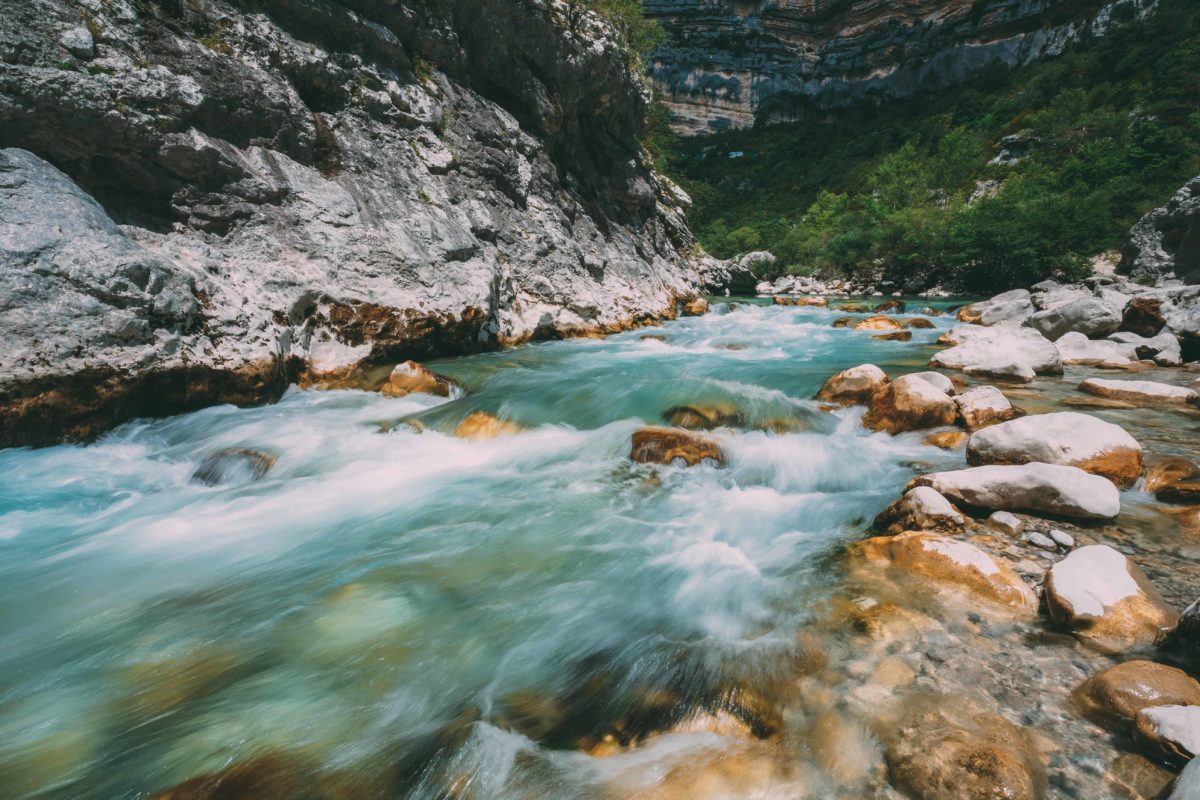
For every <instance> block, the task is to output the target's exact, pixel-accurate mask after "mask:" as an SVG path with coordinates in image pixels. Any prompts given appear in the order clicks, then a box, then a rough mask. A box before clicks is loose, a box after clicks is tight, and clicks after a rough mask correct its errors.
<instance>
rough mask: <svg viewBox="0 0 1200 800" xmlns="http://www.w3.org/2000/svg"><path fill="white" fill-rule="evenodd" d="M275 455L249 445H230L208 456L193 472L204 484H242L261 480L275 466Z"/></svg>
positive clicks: (196, 480) (195, 477) (193, 478)
mask: <svg viewBox="0 0 1200 800" xmlns="http://www.w3.org/2000/svg"><path fill="white" fill-rule="evenodd" d="M275 460H276V459H275V456H273V455H271V454H270V453H264V452H263V451H262V450H253V449H251V448H248V447H230V448H226V449H225V450H219V451H217V452H216V453H213V454H212V455H209V456H206V457H205V458H204V460H203V461H201V462H200V466H198V467H196V471H195V472H193V473H192V481H193V482H194V483H200V484H203V485H204V486H221V485H225V484H242V483H250V482H252V481H256V480H259V479H260V478H262V477H263V476H265V475H266V474H267V473H268V472H269V471H270V470H271V467H273V466H275Z"/></svg>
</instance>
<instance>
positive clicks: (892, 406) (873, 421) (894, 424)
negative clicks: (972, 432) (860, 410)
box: [863, 375, 958, 434]
mask: <svg viewBox="0 0 1200 800" xmlns="http://www.w3.org/2000/svg"><path fill="white" fill-rule="evenodd" d="M957 417H958V407H957V406H956V405H955V403H954V400H953V399H952V398H950V397H949V396H947V395H946V393H945V392H944V391H942V390H941V389H939V388H937V387H936V386H934V385H933V384H931V383H929V382H928V381H926V380H924V379H922V378H919V377H916V376H914V375H904V376H902V377H900V378H897V379H896V380H894V381H892V382H891V383H889V384H887V385H885V386H884V387H883V388H881V389H879V391H877V392H876V393H875V394H874V395H873V396H872V397H871V400H870V408H869V410H868V411H867V413H866V414H865V415H863V424H864V425H865V426H867V427H868V428H871V429H872V430H877V431H887V432H888V433H893V434H894V433H901V432H903V431H915V430H920V429H922V428H940V427H943V426H946V425H953V424H954V421H955V419H957Z"/></svg>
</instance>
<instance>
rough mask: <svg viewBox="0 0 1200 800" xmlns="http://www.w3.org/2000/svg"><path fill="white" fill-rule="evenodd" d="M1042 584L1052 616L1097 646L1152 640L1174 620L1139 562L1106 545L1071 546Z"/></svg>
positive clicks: (1140, 643) (1121, 647) (1113, 646)
mask: <svg viewBox="0 0 1200 800" xmlns="http://www.w3.org/2000/svg"><path fill="white" fill-rule="evenodd" d="M1045 587H1046V609H1047V611H1048V612H1049V614H1050V618H1051V619H1052V620H1054V621H1055V622H1057V623H1058V624H1060V625H1063V626H1064V627H1066V628H1068V629H1070V630H1072V631H1073V632H1074V633H1075V635H1076V636H1078V637H1079V638H1081V639H1083V640H1085V641H1087V642H1089V643H1091V644H1093V645H1095V646H1096V647H1098V648H1099V649H1101V650H1105V651H1111V652H1122V651H1124V650H1128V649H1131V648H1135V647H1145V646H1149V645H1152V644H1155V643H1156V642H1158V641H1159V640H1161V639H1162V638H1163V637H1164V636H1165V635H1166V634H1167V633H1168V632H1169V631H1170V630H1171V629H1172V628H1174V626H1175V623H1176V622H1177V621H1178V615H1177V614H1176V613H1175V612H1174V611H1173V610H1172V609H1170V608H1169V607H1168V606H1167V605H1166V603H1164V602H1163V600H1162V598H1161V597H1160V596H1159V594H1158V592H1157V591H1155V589H1154V587H1153V586H1151V585H1150V582H1149V581H1148V580H1147V579H1146V576H1145V575H1144V574H1143V573H1142V571H1141V570H1140V569H1139V568H1138V566H1137V565H1136V564H1134V563H1133V562H1132V561H1130V560H1129V559H1128V558H1126V557H1125V556H1124V555H1123V554H1122V553H1120V552H1119V551H1117V550H1114V549H1113V548H1111V547H1109V546H1108V545H1089V546H1087V547H1081V548H1079V549H1078V550H1075V551H1073V552H1071V553H1070V554H1069V555H1067V556H1066V557H1065V558H1063V559H1062V560H1061V561H1059V562H1058V563H1056V564H1055V565H1054V566H1052V567H1051V568H1050V570H1049V572H1047V573H1046V580H1045Z"/></svg>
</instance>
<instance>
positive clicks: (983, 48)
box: [643, 0, 1153, 133]
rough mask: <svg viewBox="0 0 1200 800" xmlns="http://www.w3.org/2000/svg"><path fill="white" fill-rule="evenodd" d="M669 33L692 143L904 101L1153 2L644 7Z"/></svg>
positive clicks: (685, 0)
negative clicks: (861, 105)
mask: <svg viewBox="0 0 1200 800" xmlns="http://www.w3.org/2000/svg"><path fill="white" fill-rule="evenodd" d="M643 4H644V6H645V8H646V13H647V15H648V16H650V17H652V18H654V19H657V20H658V21H659V22H660V23H662V25H663V26H664V27H665V28H666V29H667V32H668V33H669V34H670V36H669V39H668V43H667V44H665V45H663V46H662V47H660V48H659V50H658V51H657V52H656V53H655V54H654V62H653V75H654V81H655V83H656V84H657V87H658V89H659V91H660V93H661V94H663V95H664V96H665V97H666V98H667V102H668V105H669V107H670V109H671V111H672V118H673V121H674V124H675V127H676V128H677V129H678V130H680V131H682V132H685V133H701V132H705V131H718V130H725V129H728V128H741V127H747V126H749V125H751V124H753V123H754V122H755V121H756V120H759V121H774V120H785V119H795V118H798V117H801V116H803V115H804V114H806V113H809V112H810V111H811V110H812V109H814V108H818V109H823V108H830V107H836V106H843V105H847V104H850V103H853V102H856V101H860V100H866V99H871V100H875V101H878V100H880V99H884V100H886V99H890V98H898V97H906V96H909V95H911V94H913V93H916V92H923V91H924V92H928V91H934V90H936V89H938V88H941V87H945V86H948V85H952V84H954V83H957V82H959V81H962V80H964V79H966V78H968V77H969V76H971V75H973V74H975V73H976V72H977V71H979V70H981V69H984V68H986V67H988V66H992V65H997V64H1007V65H1017V64H1023V63H1028V62H1030V61H1033V60H1036V59H1038V58H1040V57H1043V56H1048V55H1054V54H1057V53H1059V52H1061V51H1062V48H1063V47H1065V46H1066V45H1067V44H1068V43H1070V42H1072V41H1077V40H1086V39H1090V38H1093V37H1096V36H1100V35H1103V34H1104V33H1105V32H1107V31H1108V30H1109V29H1110V28H1111V27H1112V26H1113V25H1114V24H1116V23H1118V22H1120V21H1122V20H1125V19H1130V18H1132V17H1136V16H1140V15H1142V14H1144V13H1145V12H1146V10H1147V9H1149V8H1150V7H1151V6H1152V5H1153V3H1152V2H1150V1H1149V0H1116V1H1115V2H1113V1H1112V0H1084V2H1074V3H1072V2H1066V0H1033V2H1025V3H1020V4H1012V3H1004V2H998V1H997V0H987V1H986V2H982V3H975V2H969V1H968V0H916V2H910V3H903V4H895V3H887V4H880V3H876V2H871V0H850V1H849V2H835V0H815V2H805V3H795V2H787V1H786V0H756V1H755V2H746V3H710V2H700V0H643Z"/></svg>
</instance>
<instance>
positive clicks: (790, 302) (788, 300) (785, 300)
mask: <svg viewBox="0 0 1200 800" xmlns="http://www.w3.org/2000/svg"><path fill="white" fill-rule="evenodd" d="M771 305H776V306H794V305H796V298H794V297H780V296H779V295H775V296H774V297H772V298H771Z"/></svg>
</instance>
